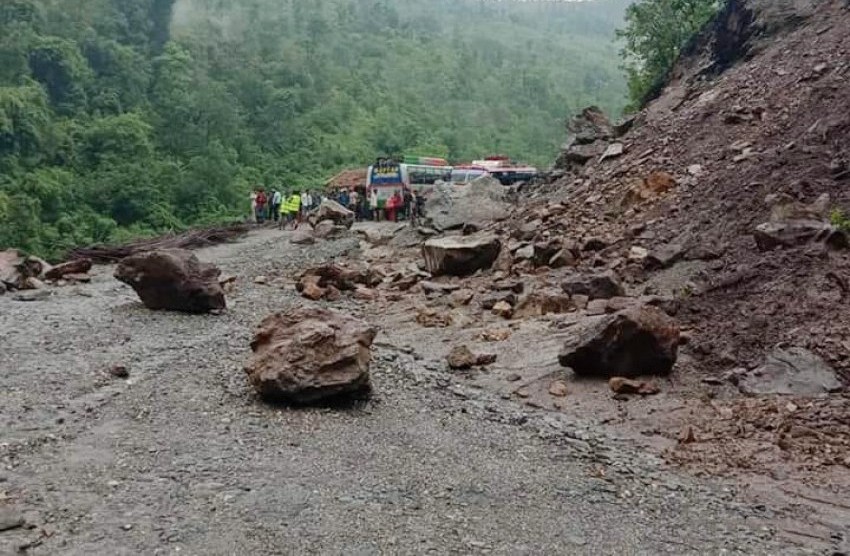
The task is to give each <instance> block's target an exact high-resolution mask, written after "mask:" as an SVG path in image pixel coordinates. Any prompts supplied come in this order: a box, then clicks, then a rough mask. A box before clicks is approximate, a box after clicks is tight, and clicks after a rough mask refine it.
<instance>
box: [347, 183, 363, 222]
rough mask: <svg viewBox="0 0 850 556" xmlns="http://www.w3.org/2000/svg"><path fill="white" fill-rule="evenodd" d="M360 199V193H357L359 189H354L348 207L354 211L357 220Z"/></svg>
mask: <svg viewBox="0 0 850 556" xmlns="http://www.w3.org/2000/svg"><path fill="white" fill-rule="evenodd" d="M359 199H360V195H359V194H358V193H357V190H356V189H352V190H351V195H349V196H348V206H347V207H346V208H347V209H348V210H350V211H351V212H353V213H354V219H355V220H357V202H358V201H359Z"/></svg>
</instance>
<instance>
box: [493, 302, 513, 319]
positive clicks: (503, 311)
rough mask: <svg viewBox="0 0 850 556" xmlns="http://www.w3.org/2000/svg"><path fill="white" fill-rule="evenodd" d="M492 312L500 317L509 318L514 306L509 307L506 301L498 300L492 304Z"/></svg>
mask: <svg viewBox="0 0 850 556" xmlns="http://www.w3.org/2000/svg"><path fill="white" fill-rule="evenodd" d="M493 314H495V315H498V316H500V317H502V318H506V319H509V318H511V317H512V316H513V314H514V308H513V307H511V306H510V305H509V304H508V303H507V302H506V301H499V302H498V303H496V304H495V305H493Z"/></svg>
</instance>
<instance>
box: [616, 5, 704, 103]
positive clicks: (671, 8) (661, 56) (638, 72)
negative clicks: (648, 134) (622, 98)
mask: <svg viewBox="0 0 850 556" xmlns="http://www.w3.org/2000/svg"><path fill="white" fill-rule="evenodd" d="M720 4H721V1H720V0H637V1H636V2H635V3H634V4H632V5H631V6H629V7H628V9H627V10H626V25H625V27H624V28H623V29H622V30H619V31H618V32H617V35H618V36H619V37H620V38H621V39H623V40H624V42H625V46H624V48H623V56H624V57H625V59H626V65H625V70H626V73H627V75H628V85H629V97H630V98H631V101H632V106H633V107H637V106H640V105H641V104H642V103H643V102H645V101H646V100H647V98H648V97H650V96H651V95H652V94H653V93H654V92H656V91H657V90H658V89H659V88H660V87H661V86H662V85H663V84H664V82H665V81H666V78H667V74H668V72H669V71H670V69H671V68H672V67H673V63H674V62H675V61H676V59H677V58H678V57H679V52H680V51H681V49H682V48H683V47H684V46H685V45H686V44H687V43H688V41H690V40H691V38H692V37H693V36H694V35H695V34H696V33H697V32H698V31H699V30H700V29H702V27H703V26H704V25H705V24H706V23H707V22H708V20H709V19H711V17H712V16H713V15H714V14H715V13H717V10H718V9H719V7H720Z"/></svg>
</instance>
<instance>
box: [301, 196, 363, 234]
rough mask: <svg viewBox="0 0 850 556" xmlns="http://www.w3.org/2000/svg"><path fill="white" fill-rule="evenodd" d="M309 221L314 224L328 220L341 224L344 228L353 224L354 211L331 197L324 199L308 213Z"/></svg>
mask: <svg viewBox="0 0 850 556" xmlns="http://www.w3.org/2000/svg"><path fill="white" fill-rule="evenodd" d="M309 218H310V223H311V224H313V225H314V226H316V225H317V224H318V223H320V222H322V221H324V220H330V221H331V222H333V223H334V224H336V225H337V226H342V227H344V228H345V229H346V230H347V229H349V228H351V226H353V225H354V218H355V215H354V212H352V211H350V210H348V209H347V208H345V207H344V206H342V205H341V204H339V203H337V202H336V201H333V200H331V199H325V200H323V201H322V203H321V204H320V205H319V208H317V209H316V210H315V211H314V212H313V213H312V214H310V217H309Z"/></svg>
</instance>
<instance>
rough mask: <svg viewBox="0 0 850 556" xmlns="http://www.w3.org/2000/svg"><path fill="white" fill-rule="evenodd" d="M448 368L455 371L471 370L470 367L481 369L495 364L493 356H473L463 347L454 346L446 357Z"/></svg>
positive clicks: (494, 356)
mask: <svg viewBox="0 0 850 556" xmlns="http://www.w3.org/2000/svg"><path fill="white" fill-rule="evenodd" d="M446 361H448V363H449V368H451V369H455V370H465V369H471V368H472V367H483V366H486V365H491V364H493V363H495V362H496V355H494V354H480V355H475V354H474V353H472V351H470V349H469V348H468V347H466V346H465V345H461V346H455V347H453V348H452V350H451V351H450V352H449V355H448V356H447V357H446Z"/></svg>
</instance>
